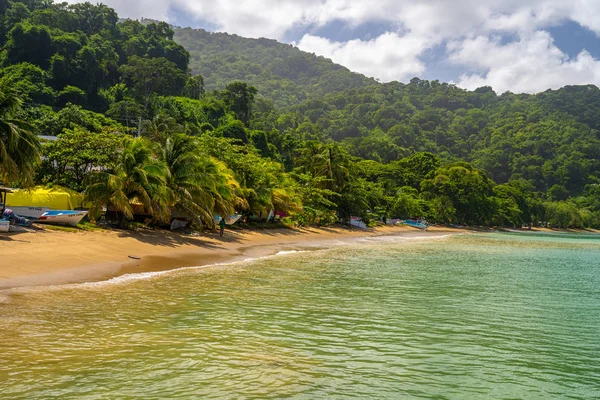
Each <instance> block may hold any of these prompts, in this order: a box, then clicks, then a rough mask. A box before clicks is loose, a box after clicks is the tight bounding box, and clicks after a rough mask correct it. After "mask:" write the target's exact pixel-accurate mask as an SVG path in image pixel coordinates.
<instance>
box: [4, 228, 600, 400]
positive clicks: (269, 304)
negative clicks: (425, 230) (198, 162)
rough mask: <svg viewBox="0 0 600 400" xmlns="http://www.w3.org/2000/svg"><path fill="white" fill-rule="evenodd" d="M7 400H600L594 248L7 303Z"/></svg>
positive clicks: (35, 296) (521, 244)
mask: <svg viewBox="0 0 600 400" xmlns="http://www.w3.org/2000/svg"><path fill="white" fill-rule="evenodd" d="M5 294H8V295H9V296H8V300H6V301H5V302H4V303H0V397H1V398H27V399H35V398H61V399H68V398H89V399H95V398H98V399H100V398H134V397H137V398H256V399H268V398H305V399H315V398H325V397H327V398H361V399H364V398H369V399H374V398H389V399H396V398H436V397H437V398H460V399H464V398H473V399H482V398H506V399H511V398H512V399H514V398H529V399H532V398H533V399H535V398H540V399H542V398H543V399H547V398H561V399H563V398H581V399H588V398H594V397H597V396H598V393H600V239H599V238H597V237H593V236H568V237H561V236H553V235H542V236H540V235H517V234H485V235H462V236H452V237H443V238H437V239H424V238H423V239H412V240H409V239H406V238H404V239H403V238H393V237H389V238H369V239H362V240H357V241H355V242H352V243H351V244H346V245H338V246H335V247H333V248H331V249H325V250H324V249H320V250H316V251H306V252H300V253H286V254H281V255H279V256H276V257H272V258H267V259H259V260H256V261H248V262H242V263H234V264H229V265H219V266H212V267H204V268H191V269H185V270H180V271H175V272H169V273H160V274H147V275H142V276H132V277H124V278H119V279H115V280H112V281H110V282H105V283H95V284H87V285H70V286H63V287H52V288H35V289H19V290H13V291H11V292H9V293H5Z"/></svg>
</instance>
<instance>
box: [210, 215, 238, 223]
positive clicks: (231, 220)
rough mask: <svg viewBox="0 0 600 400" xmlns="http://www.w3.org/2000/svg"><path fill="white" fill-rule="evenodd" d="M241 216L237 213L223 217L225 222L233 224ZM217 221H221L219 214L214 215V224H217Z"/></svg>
mask: <svg viewBox="0 0 600 400" xmlns="http://www.w3.org/2000/svg"><path fill="white" fill-rule="evenodd" d="M240 218H242V216H241V215H240V214H238V213H235V214H233V215H232V216H230V217H227V218H225V223H226V224H227V225H233V224H235V223H236V222H238V220H239V219H240ZM219 222H221V216H220V215H219V214H217V215H215V224H217V225H218V224H219Z"/></svg>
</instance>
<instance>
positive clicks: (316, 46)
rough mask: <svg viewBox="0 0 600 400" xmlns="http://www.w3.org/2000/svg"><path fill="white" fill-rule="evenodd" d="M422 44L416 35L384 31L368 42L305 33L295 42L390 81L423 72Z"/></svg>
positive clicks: (335, 60)
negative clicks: (345, 40)
mask: <svg viewBox="0 0 600 400" xmlns="http://www.w3.org/2000/svg"><path fill="white" fill-rule="evenodd" d="M424 44H425V41H423V40H421V39H420V38H417V37H414V36H411V35H406V36H400V35H398V34H396V33H393V32H388V33H385V34H383V35H381V36H379V37H378V38H376V39H373V40H369V41H362V40H350V41H347V42H343V43H341V42H333V41H330V40H329V39H326V38H322V37H318V36H312V35H305V36H304V37H303V38H302V40H300V42H298V43H297V44H296V45H297V46H298V47H299V48H300V49H301V50H304V51H307V52H309V53H315V54H319V55H323V56H325V57H327V58H331V59H332V60H333V61H334V62H336V63H338V64H341V65H345V66H347V67H348V68H350V69H351V70H353V71H356V72H360V73H362V74H364V75H367V76H370V77H375V78H379V79H381V80H383V81H391V80H404V79H410V78H412V77H414V76H418V75H420V74H422V73H423V72H424V71H425V65H424V64H423V62H422V61H421V60H419V56H420V55H421V53H422V52H423V51H424V50H425V48H424Z"/></svg>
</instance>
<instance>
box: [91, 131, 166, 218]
mask: <svg viewBox="0 0 600 400" xmlns="http://www.w3.org/2000/svg"><path fill="white" fill-rule="evenodd" d="M168 179H169V172H168V169H167V168H166V167H165V164H164V163H163V162H161V161H159V160H156V159H155V158H154V157H153V153H152V149H151V145H150V144H149V143H148V142H147V141H146V140H145V139H143V138H138V139H132V140H129V141H127V142H126V143H125V146H124V148H123V150H122V151H121V152H120V153H119V154H118V155H117V160H116V163H115V167H114V169H113V170H110V171H95V172H94V173H92V174H90V175H89V178H88V184H89V185H88V187H87V189H86V190H85V200H86V201H87V202H89V203H90V204H91V207H90V216H91V217H92V218H95V217H97V216H98V215H99V214H100V212H101V211H102V209H103V208H106V209H107V210H114V211H116V212H117V213H118V215H119V221H118V222H119V223H120V224H123V223H124V222H125V221H124V220H131V219H132V218H133V215H134V208H135V206H140V207H142V208H143V211H144V212H146V213H148V214H149V215H151V216H152V217H153V218H154V219H155V220H157V221H161V222H166V221H167V220H168V219H169V217H170V212H169V208H168V205H169V203H170V202H171V201H172V199H173V194H172V193H171V191H170V190H169V188H168V187H167V180H168Z"/></svg>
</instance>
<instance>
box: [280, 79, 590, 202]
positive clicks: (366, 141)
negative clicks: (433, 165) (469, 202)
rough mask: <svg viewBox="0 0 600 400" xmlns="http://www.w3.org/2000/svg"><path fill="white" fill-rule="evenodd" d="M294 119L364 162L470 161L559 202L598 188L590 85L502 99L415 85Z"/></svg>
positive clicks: (368, 91)
mask: <svg viewBox="0 0 600 400" xmlns="http://www.w3.org/2000/svg"><path fill="white" fill-rule="evenodd" d="M288 118H289V119H288V120H287V121H286V122H285V123H287V124H292V125H293V124H296V122H295V121H302V122H303V123H302V125H300V126H299V129H300V130H302V131H304V132H310V134H311V135H316V136H318V137H322V138H323V139H333V140H336V141H339V142H342V143H344V144H345V145H346V146H345V147H347V148H348V149H349V150H350V152H351V153H352V154H353V155H355V156H358V157H361V158H366V159H370V160H374V161H377V162H383V163H388V162H391V161H393V160H395V159H397V158H398V157H402V156H406V155H409V154H412V153H414V152H423V151H425V152H431V153H434V154H436V155H438V156H439V157H441V158H442V159H444V160H445V161H446V162H453V161H459V160H466V161H469V162H472V163H473V164H474V165H475V166H476V167H478V168H481V169H483V170H485V171H486V172H487V173H488V174H490V176H491V177H492V179H493V180H494V181H496V182H498V183H505V182H509V181H511V180H516V179H521V178H523V179H526V180H528V181H530V182H532V183H533V184H534V185H535V187H536V188H537V190H539V191H542V192H546V191H551V192H552V193H553V196H554V197H555V198H559V199H562V198H567V197H568V196H569V194H570V195H578V194H581V193H582V191H583V190H584V188H585V187H586V185H590V184H596V183H598V182H599V181H600V90H599V89H598V88H597V87H595V86H593V85H589V86H567V87H564V88H562V89H560V90H548V91H546V92H543V93H539V94H537V95H527V94H518V95H517V94H512V93H509V92H507V93H504V94H502V95H497V94H496V93H495V92H494V91H493V90H492V89H491V88H489V87H482V88H479V89H477V90H475V91H467V90H464V89H460V88H457V87H456V86H454V85H450V84H447V83H439V82H437V81H425V80H419V79H416V78H415V79H413V80H412V81H411V82H410V83H409V84H403V83H398V82H393V83H389V84H382V85H378V86H370V87H366V88H361V89H353V90H347V91H344V92H341V93H337V94H329V95H327V96H325V97H324V98H322V99H314V100H310V101H307V102H306V103H304V104H302V105H299V106H296V107H294V108H293V109H292V110H290V112H289V113H288Z"/></svg>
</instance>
